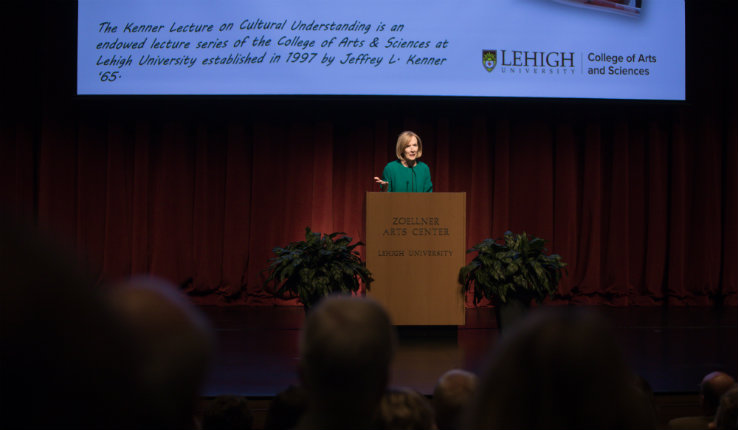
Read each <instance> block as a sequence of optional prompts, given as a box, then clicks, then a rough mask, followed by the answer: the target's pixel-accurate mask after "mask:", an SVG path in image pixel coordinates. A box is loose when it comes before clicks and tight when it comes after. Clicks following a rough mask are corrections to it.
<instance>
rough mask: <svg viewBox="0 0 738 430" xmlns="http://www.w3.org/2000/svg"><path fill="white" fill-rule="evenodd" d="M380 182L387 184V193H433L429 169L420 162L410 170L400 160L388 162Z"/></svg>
mask: <svg viewBox="0 0 738 430" xmlns="http://www.w3.org/2000/svg"><path fill="white" fill-rule="evenodd" d="M382 180H383V181H387V182H389V184H388V189H387V191H390V192H393V193H430V192H432V191H433V183H432V182H431V175H430V169H429V168H428V165H427V164H425V163H423V162H422V161H418V162H417V163H416V165H415V166H414V167H412V168H410V167H405V166H403V165H402V162H401V161H400V160H395V161H390V162H389V163H387V166H386V167H385V168H384V172H383V173H382Z"/></svg>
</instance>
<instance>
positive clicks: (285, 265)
mask: <svg viewBox="0 0 738 430" xmlns="http://www.w3.org/2000/svg"><path fill="white" fill-rule="evenodd" d="M351 241H352V239H351V237H349V236H346V235H345V233H340V232H336V233H331V234H321V233H317V232H313V231H310V227H306V228H305V240H303V241H298V242H292V243H290V244H289V245H287V246H286V247H284V248H280V247H276V248H274V249H273V250H272V251H273V252H274V254H276V257H275V258H272V259H270V260H269V261H271V263H270V265H269V268H268V270H269V272H270V273H269V277H268V278H267V280H266V282H267V284H269V283H272V284H273V286H274V287H275V289H276V291H275V294H276V295H277V296H278V297H280V298H283V299H290V298H294V297H297V298H298V299H299V300H300V302H301V303H302V304H303V306H305V309H309V308H310V307H312V306H313V305H314V304H315V303H317V302H318V301H319V300H320V299H321V298H323V297H325V296H327V295H330V294H334V293H351V292H355V291H358V290H359V285H360V283H359V282H360V281H361V282H363V283H364V285H365V286H366V288H367V289H369V285H370V284H371V282H372V281H373V279H372V275H371V273H370V272H369V270H368V269H367V268H366V264H365V263H364V262H362V261H361V259H360V258H359V252H358V251H356V250H355V248H356V247H357V246H360V245H363V243H361V242H356V243H354V244H351Z"/></svg>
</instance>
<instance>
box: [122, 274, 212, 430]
mask: <svg viewBox="0 0 738 430" xmlns="http://www.w3.org/2000/svg"><path fill="white" fill-rule="evenodd" d="M108 300H109V303H110V304H111V305H112V307H113V309H114V310H115V311H116V313H117V314H118V315H119V317H120V319H121V321H123V322H124V324H125V325H126V327H127V328H128V330H129V331H130V333H131V334H132V336H133V338H134V339H135V343H134V345H133V347H134V349H133V352H134V354H135V362H136V370H137V380H138V382H139V385H140V392H139V394H138V398H137V399H136V400H137V401H138V402H140V404H141V405H142V407H143V409H144V410H145V411H147V412H145V413H144V414H143V415H142V416H140V417H139V418H138V419H139V422H138V423H137V425H138V427H139V428H142V427H143V428H147V427H148V428H156V429H187V428H192V427H193V426H194V413H195V406H196V404H197V401H198V399H199V395H200V389H201V385H202V383H203V381H204V378H205V376H206V372H207V370H208V366H209V363H210V360H211V356H212V354H213V343H214V341H213V334H212V329H211V327H210V325H209V323H208V321H207V320H206V318H205V317H204V316H203V315H202V313H201V312H200V311H199V310H198V309H197V308H196V307H195V306H194V305H193V304H192V303H191V302H190V301H189V299H188V298H187V296H186V295H185V294H184V293H182V292H181V291H179V290H178V289H177V287H175V286H174V285H171V284H169V283H167V282H166V281H163V280H160V279H155V278H144V277H140V278H134V279H131V280H130V281H128V282H126V283H124V284H121V285H118V286H117V287H114V288H111V289H110V290H109V292H108Z"/></svg>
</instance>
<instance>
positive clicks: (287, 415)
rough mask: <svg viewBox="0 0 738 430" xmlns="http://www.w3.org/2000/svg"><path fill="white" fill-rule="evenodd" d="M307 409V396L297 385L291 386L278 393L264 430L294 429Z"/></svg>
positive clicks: (271, 404) (270, 408) (271, 405)
mask: <svg viewBox="0 0 738 430" xmlns="http://www.w3.org/2000/svg"><path fill="white" fill-rule="evenodd" d="M306 408H307V394H306V393H305V390H304V389H303V388H302V387H300V386H296V385H290V386H289V387H287V388H286V389H285V390H282V391H281V392H280V393H278V394H277V395H276V396H275V397H274V399H273V400H272V402H271V403H270V405H269V410H268V411H267V416H266V423H265V424H264V430H289V429H291V428H294V427H295V426H296V425H297V423H298V421H299V420H300V417H301V416H302V414H303V413H304V412H305V409H306Z"/></svg>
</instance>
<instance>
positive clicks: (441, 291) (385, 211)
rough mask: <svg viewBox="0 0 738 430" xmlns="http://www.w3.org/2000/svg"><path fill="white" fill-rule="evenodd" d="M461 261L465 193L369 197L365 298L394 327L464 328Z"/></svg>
mask: <svg viewBox="0 0 738 430" xmlns="http://www.w3.org/2000/svg"><path fill="white" fill-rule="evenodd" d="M465 255H466V193H386V192H368V193H367V195H366V265H367V267H368V268H369V270H370V271H371V272H372V276H373V277H374V282H373V283H372V285H371V289H370V290H369V292H368V293H367V295H368V296H370V297H372V298H373V299H375V300H377V301H378V302H380V303H381V304H382V305H384V306H385V308H386V309H387V311H388V312H389V314H390V316H391V317H392V322H393V323H394V324H395V325H463V324H464V297H463V296H462V294H461V285H459V283H458V276H459V269H461V267H462V266H464V263H465V262H466V258H465Z"/></svg>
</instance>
